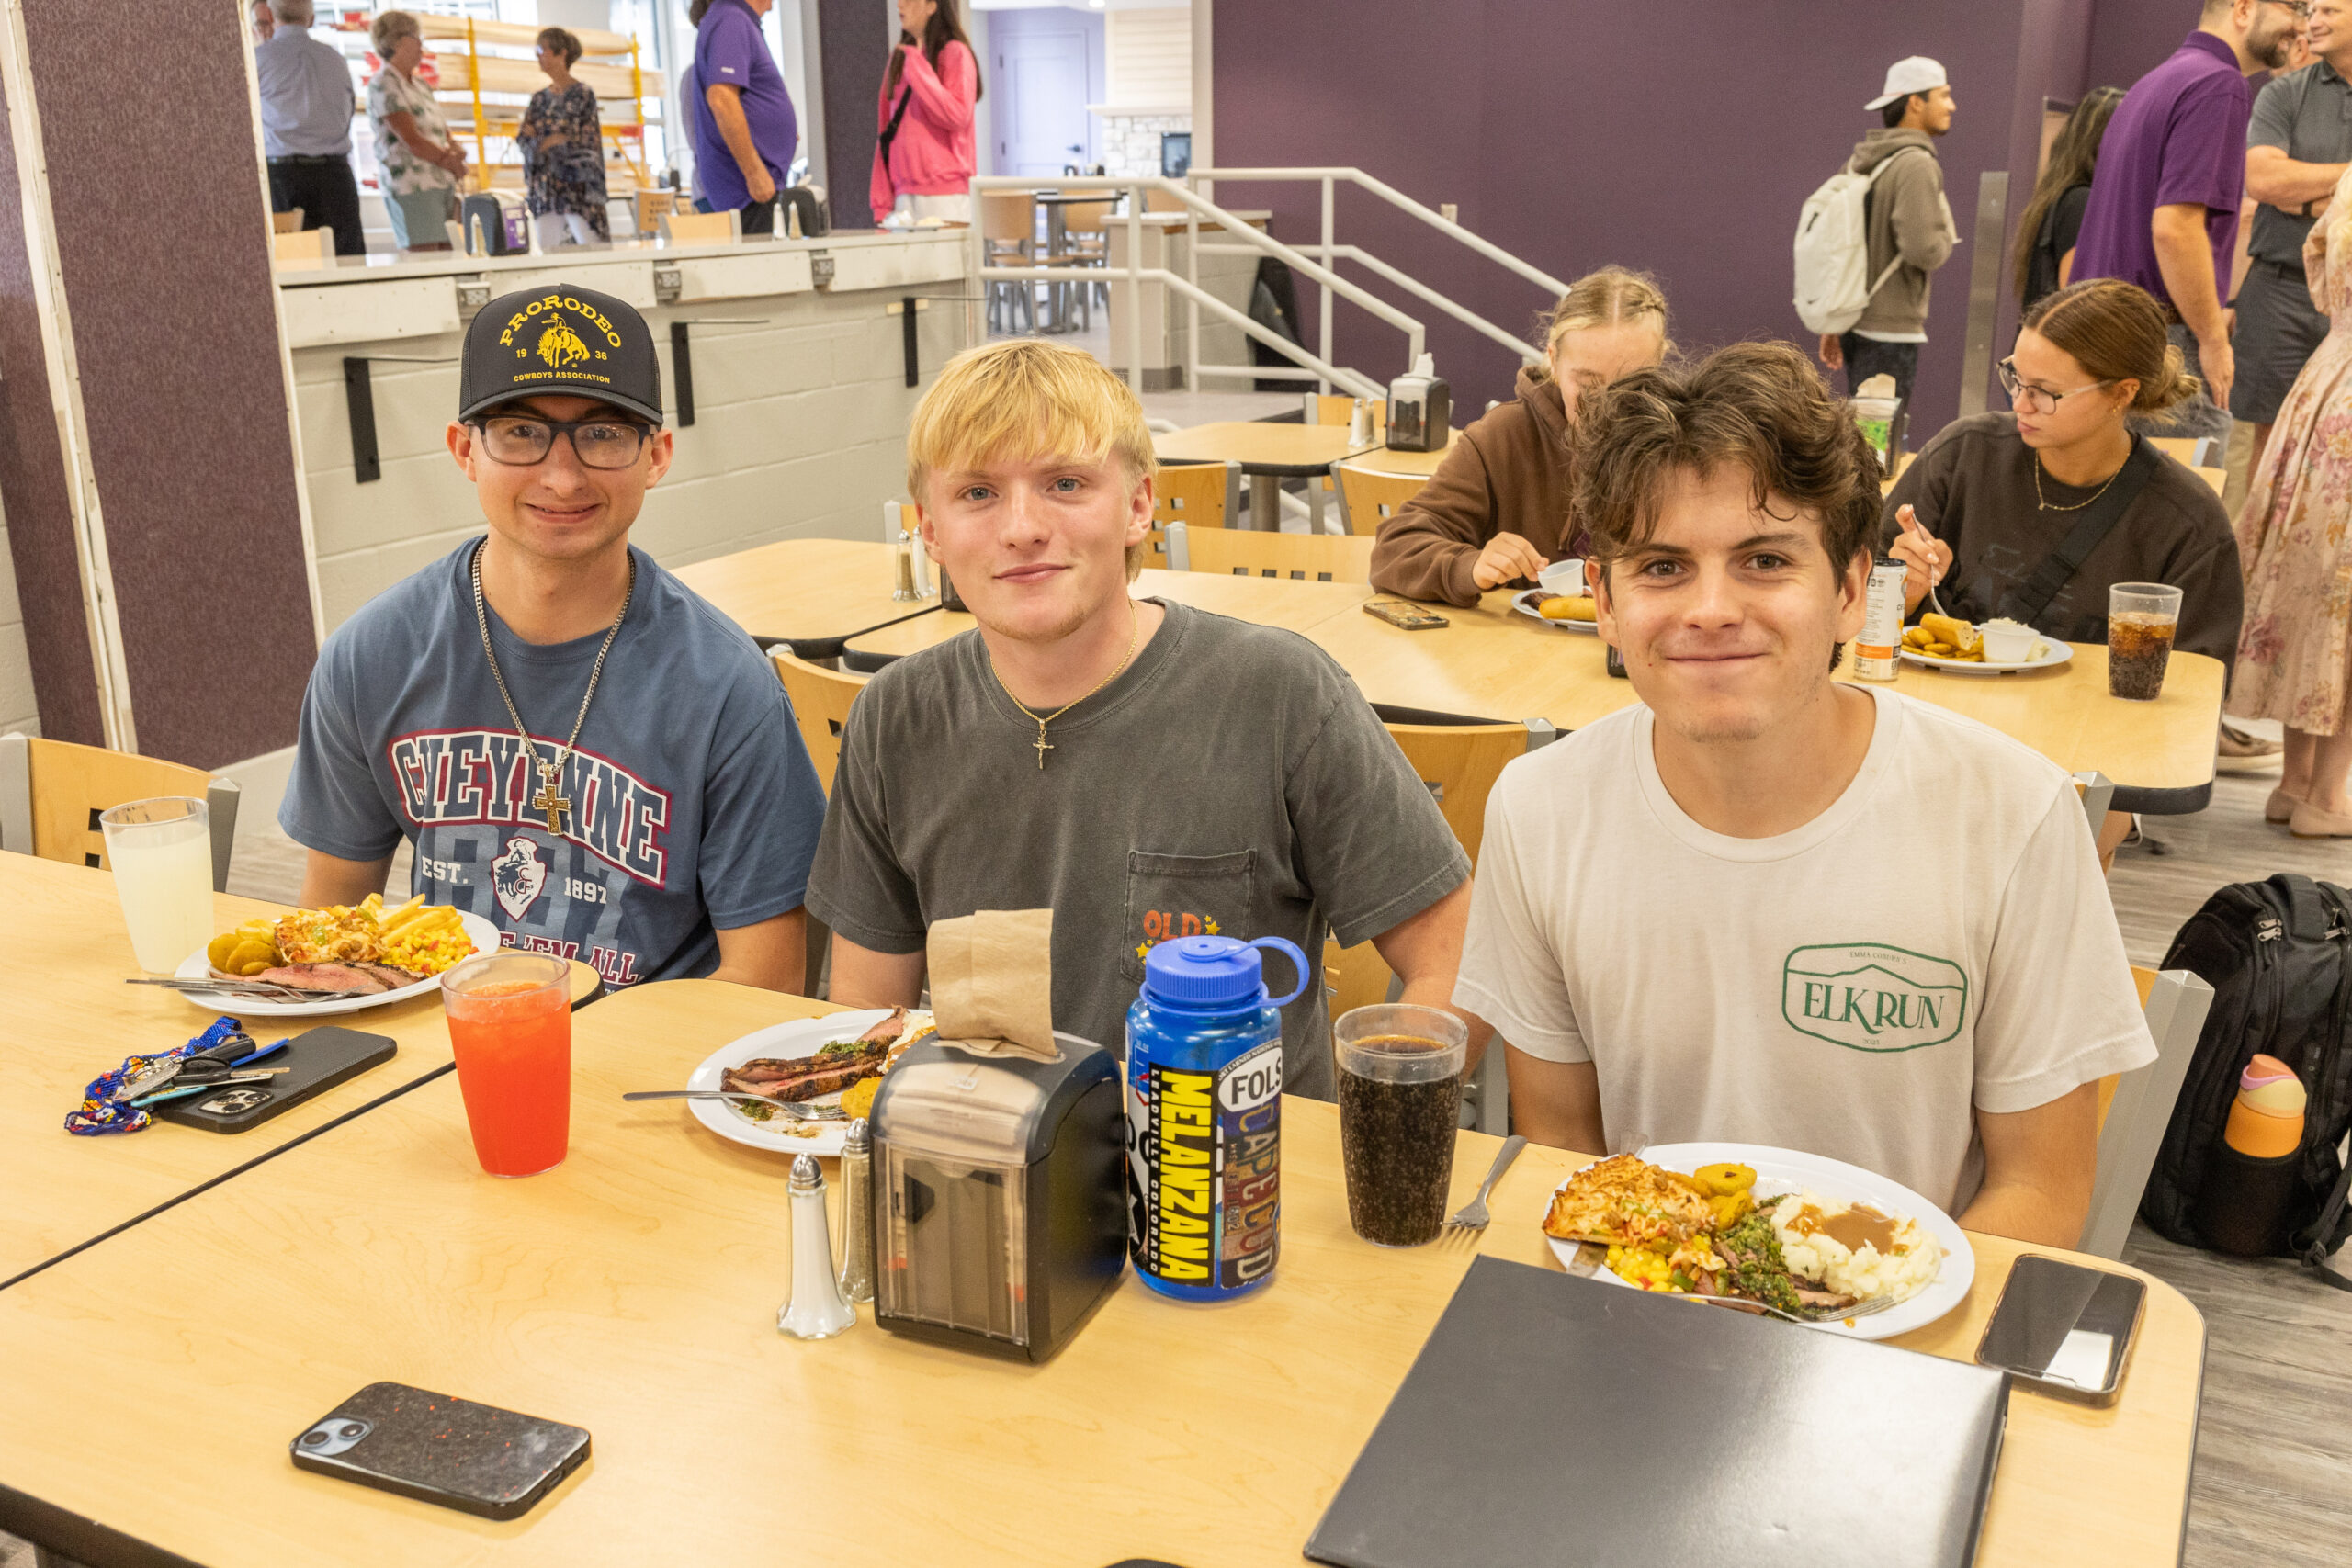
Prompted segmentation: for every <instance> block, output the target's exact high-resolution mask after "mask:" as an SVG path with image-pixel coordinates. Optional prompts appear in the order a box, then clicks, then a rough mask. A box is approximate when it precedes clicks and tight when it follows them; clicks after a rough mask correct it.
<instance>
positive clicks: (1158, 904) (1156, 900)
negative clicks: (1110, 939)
mask: <svg viewBox="0 0 2352 1568" xmlns="http://www.w3.org/2000/svg"><path fill="white" fill-rule="evenodd" d="M1257 865H1258V852H1257V851H1255V850H1237V851H1236V852H1233V853H1232V854H1229V855H1150V854H1145V853H1143V852H1141V851H1139V850H1138V851H1130V852H1128V854H1127V918H1126V924H1125V927H1123V928H1122V931H1123V934H1122V936H1121V938H1120V944H1121V946H1122V948H1123V949H1124V951H1123V952H1122V953H1120V955H1119V972H1120V973H1121V974H1123V975H1125V976H1126V977H1127V979H1128V980H1130V981H1132V982H1134V983H1135V984H1137V985H1140V984H1142V983H1143V959H1144V954H1145V953H1148V952H1150V951H1151V950H1152V949H1153V948H1155V947H1157V946H1159V944H1160V943H1161V942H1167V941H1170V939H1172V938H1175V937H1180V936H1230V937H1237V938H1238V939H1240V940H1242V941H1244V942H1246V941H1248V940H1249V939H1250V935H1251V934H1252V933H1251V932H1250V930H1249V921H1250V909H1251V908H1252V907H1253V906H1252V899H1253V897H1255V895H1256V892H1257V888H1256V886H1255V879H1256V875H1257Z"/></svg>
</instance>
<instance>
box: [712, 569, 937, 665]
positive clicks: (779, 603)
mask: <svg viewBox="0 0 2352 1568" xmlns="http://www.w3.org/2000/svg"><path fill="white" fill-rule="evenodd" d="M892 548H893V547H891V546H889V545H886V544H882V543H880V542H878V541H874V542H867V541H862V540H856V539H786V540H781V541H779V542H778V543H775V544H773V545H759V546H755V547H752V548H751V549H748V550H738V551H737V552H736V553H735V554H733V555H729V556H717V557H714V558H711V559H709V560H705V561H696V562H695V564H694V565H692V566H682V567H679V568H677V569H676V572H675V575H676V577H677V579H678V581H681V582H683V583H684V584H685V585H686V586H687V587H689V588H691V589H693V590H694V591H695V592H697V593H699V594H701V595H702V596H703V597H704V598H706V599H707V600H709V601H710V602H711V603H712V604H716V605H718V608H719V610H720V612H721V613H722V614H724V615H727V617H728V618H729V619H730V620H732V621H733V622H734V623H735V624H736V625H737V626H741V627H742V628H743V629H744V630H745V631H747V632H749V633H751V634H752V637H754V638H756V639H757V640H758V641H760V642H762V643H770V642H790V643H794V644H795V645H799V644H803V643H809V642H817V641H823V640H825V639H829V638H841V637H850V636H852V635H854V634H855V633H858V632H862V631H867V630H870V629H871V628H873V627H875V626H882V625H885V624H887V623H888V622H890V621H895V620H898V619H900V618H902V617H904V616H907V615H922V614H924V613H926V612H928V611H933V610H936V609H938V608H939V601H938V600H936V599H930V600H926V601H924V602H922V604H908V603H907V602H905V601H903V600H896V599H893V598H891V597H890V585H891V575H890V574H891V565H892V561H891V550H892ZM838 651H839V650H838V649H834V650H831V651H828V650H825V649H813V650H811V651H809V652H806V653H804V654H803V657H804V658H810V659H830V658H834V657H837V655H838Z"/></svg>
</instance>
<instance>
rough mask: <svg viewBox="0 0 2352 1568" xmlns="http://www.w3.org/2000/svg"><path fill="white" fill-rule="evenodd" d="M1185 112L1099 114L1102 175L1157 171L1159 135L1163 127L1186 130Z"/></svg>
mask: <svg viewBox="0 0 2352 1568" xmlns="http://www.w3.org/2000/svg"><path fill="white" fill-rule="evenodd" d="M1192 129H1193V117H1192V116H1191V115H1188V114H1118V113H1115V112H1114V113H1111V114H1106V115H1104V116H1103V173H1104V174H1106V175H1156V174H1158V173H1159V136H1160V133H1161V132H1162V131H1167V130H1192Z"/></svg>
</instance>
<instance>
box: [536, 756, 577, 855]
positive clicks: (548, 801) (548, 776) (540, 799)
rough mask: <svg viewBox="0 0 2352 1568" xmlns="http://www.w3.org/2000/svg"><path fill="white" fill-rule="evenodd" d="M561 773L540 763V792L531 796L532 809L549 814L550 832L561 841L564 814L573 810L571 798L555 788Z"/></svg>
mask: <svg viewBox="0 0 2352 1568" xmlns="http://www.w3.org/2000/svg"><path fill="white" fill-rule="evenodd" d="M560 771H561V770H560V769H557V768H551V767H549V766H548V765H547V764H546V763H545V762H542V763H540V764H539V780H540V783H539V792H538V794H537V795H533V796H531V809H532V810H534V811H544V812H546V813H547V817H548V832H550V833H553V834H554V835H555V836H556V837H557V838H559V839H560V838H561V837H563V818H564V813H566V812H568V811H570V810H571V800H570V798H569V797H567V796H566V795H563V794H562V793H561V792H560V791H559V790H558V789H557V788H556V787H555V782H556V778H557V776H558V774H559V773H560Z"/></svg>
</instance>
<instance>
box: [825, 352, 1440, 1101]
mask: <svg viewBox="0 0 2352 1568" xmlns="http://www.w3.org/2000/svg"><path fill="white" fill-rule="evenodd" d="M907 452H908V490H909V491H910V494H912V495H913V496H914V498H915V502H916V506H917V510H918V511H919V513H920V514H921V516H922V534H923V541H924V544H925V546H926V547H927V548H929V550H930V551H931V553H932V556H933V558H935V559H936V560H938V561H939V562H940V564H941V565H942V566H943V567H944V568H945V569H946V571H947V573H948V575H949V577H950V578H951V580H952V581H954V582H955V584H956V589H957V591H958V592H960V593H961V594H962V595H963V598H964V601H965V603H966V604H967V605H969V606H970V608H971V611H972V614H973V616H974V618H975V619H976V620H978V623H979V626H978V629H977V630H976V631H972V632H967V633H966V634H964V635H963V636H961V637H956V638H955V639H954V640H952V641H950V642H948V643H946V644H944V645H943V646H941V647H938V648H934V649H927V650H926V651H924V652H922V653H919V654H915V655H913V656H912V657H910V658H908V659H904V660H899V662H898V663H896V664H893V665H892V666H890V667H889V668H888V669H887V670H885V671H882V673H880V674H879V675H876V677H875V678H874V680H873V682H872V683H871V684H869V685H868V686H867V687H866V688H865V691H864V692H863V693H861V694H859V696H858V700H857V704H856V705H855V706H854V707H853V708H852V709H851V710H850V718H849V724H848V727H847V729H846V731H845V732H844V734H843V735H842V752H841V762H840V767H839V771H838V772H837V773H835V774H834V776H833V794H832V801H831V807H830V809H829V811H828V812H827V815H826V818H825V831H824V836H823V839H822V840H821V841H820V844H819V846H818V852H817V864H816V868H815V870H814V871H813V872H812V873H811V874H810V879H809V908H810V909H811V911H813V912H814V913H815V914H816V916H817V918H818V919H821V920H823V921H824V922H825V923H826V924H827V925H829V926H831V928H832V931H833V958H832V962H833V969H832V998H833V999H834V1000H835V1001H838V1002H844V1003H847V1004H848V1005H850V1006H853V1007H862V1006H899V1005H904V1004H907V1003H911V1002H912V1001H914V1000H915V998H916V997H917V995H918V994H919V993H920V991H921V989H922V973H923V948H924V941H925V936H926V933H927V931H928V930H929V928H930V926H931V924H932V922H933V921H935V920H941V919H953V918H955V917H956V916H960V915H968V914H971V913H973V912H974V911H976V910H978V909H982V908H989V909H1021V908H1046V907H1050V908H1052V909H1053V911H1054V953H1053V963H1054V1025H1055V1027H1056V1028H1057V1029H1061V1030H1065V1031H1067V1032H1070V1033H1073V1034H1077V1035H1079V1036H1080V1037H1082V1038H1084V1039H1088V1040H1091V1041H1094V1042H1095V1043H1098V1044H1101V1045H1103V1046H1104V1047H1106V1048H1108V1049H1110V1050H1112V1051H1114V1052H1124V1051H1125V1042H1126V1035H1125V1023H1124V1019H1125V1011H1126V1009H1127V1007H1128V1005H1129V1004H1130V1003H1132V1002H1133V1001H1134V1000H1135V997H1136V988H1137V987H1138V986H1139V985H1140V984H1141V982H1142V979H1143V962H1144V954H1145V953H1148V951H1149V950H1150V949H1151V947H1152V946H1153V945H1154V944H1155V943H1157V942H1164V941H1166V940H1168V939H1169V938H1171V937H1182V936H1193V935H1199V934H1222V935H1227V936H1232V937H1237V938H1239V939H1241V940H1244V941H1247V940H1250V939H1253V938H1256V937H1261V936H1281V937H1287V938H1289V939H1290V940H1291V941H1292V942H1296V943H1297V944H1298V945H1299V947H1300V948H1301V950H1302V951H1304V952H1305V953H1306V954H1307V955H1308V958H1309V960H1310V962H1311V963H1313V964H1315V965H1316V967H1317V969H1318V971H1319V968H1320V959H1321V954H1322V946H1323V939H1324V934H1325V931H1326V930H1327V929H1329V930H1331V931H1336V932H1337V933H1338V935H1339V938H1340V942H1342V943H1343V944H1353V943H1355V942H1363V941H1365V940H1367V939H1369V940H1371V941H1372V942H1374V944H1375V945H1376V946H1377V947H1378V948H1379V950H1380V953H1381V956H1382V957H1383V958H1384V959H1385V960H1386V962H1387V963H1388V964H1389V966H1390V967H1391V968H1392V969H1394V970H1395V971H1396V972H1397V976H1399V977H1400V978H1401V979H1402V980H1403V982H1404V995H1405V999H1406V1000H1408V1001H1416V1002H1424V1003H1427V1004H1429V1005H1430V1006H1434V1007H1443V1006H1445V1005H1446V1004H1447V1002H1448V999H1449V998H1450V997H1451V995H1452V991H1453V974H1454V966H1455V964H1456V963H1457V961H1458V960H1459V958H1460V956H1461V947H1462V931H1463V922H1464V918H1465V915H1466V913H1467V910H1468V906H1469V894H1470V863H1469V860H1468V857H1467V856H1465V855H1464V853H1463V852H1462V848H1461V846H1460V844H1458V843H1457V842H1456V841H1455V840H1454V838H1453V831H1452V830H1451V829H1449V828H1447V826H1446V825H1445V818H1443V817H1442V815H1441V814H1440V813H1439V811H1438V808H1437V806H1436V803H1435V802H1433V801H1432V800H1431V799H1430V794H1429V791H1428V789H1427V788H1425V787H1424V786H1423V784H1422V783H1421V781H1420V779H1419V777H1418V776H1417V775H1416V774H1415V773H1414V772H1413V770H1412V769H1411V768H1410V767H1409V766H1408V765H1407V763H1406V761H1405V758H1404V754H1403V753H1402V752H1400V751H1399V750H1397V744H1396V742H1395V741H1394V740H1392V739H1390V738H1389V736H1388V734H1387V732H1386V731H1385V729H1383V728H1381V726H1380V722H1379V720H1378V718H1377V717H1375V716H1374V714H1373V712H1372V709H1371V706H1370V705H1368V704H1366V703H1365V701H1364V700H1363V694H1361V693H1359V692H1358V691H1357V690H1356V688H1355V685H1354V683H1353V682H1351V681H1350V680H1349V679H1348V677H1347V675H1346V673H1345V672H1344V671H1341V670H1340V668H1339V667H1338V666H1337V665H1336V664H1334V663H1333V662H1332V661H1331V660H1330V659H1329V657H1327V656H1326V655H1325V654H1323V653H1322V652H1321V651H1320V650H1318V649H1316V648H1315V647H1314V646H1313V645H1312V644H1310V643H1308V642H1306V640H1305V639H1304V638H1302V637H1297V636H1295V635H1294V634H1292V633H1289V632H1284V631H1276V630H1272V629H1270V628H1267V627H1262V626H1250V625H1247V624H1245V623H1242V622H1239V621H1234V620H1229V619H1227V618H1226V617H1224V616H1221V615H1208V614H1205V613H1204V612H1202V611H1198V610H1193V609H1188V608H1186V607H1185V606H1183V605H1181V604H1165V603H1162V602H1160V601H1158V600H1152V599H1136V598H1133V597H1131V596H1130V594H1129V592H1128V582H1129V581H1130V580H1131V579H1132V578H1133V576H1134V574H1135V572H1136V570H1137V568H1138V567H1139V566H1140V564H1141V560H1142V553H1143V549H1144V541H1145V538H1146V536H1147V535H1148V533H1149V531H1150V528H1151V510H1152V480H1151V475H1152V469H1153V459H1152V452H1151V437H1150V434H1149V433H1148V430H1147V429H1146V427H1145V424H1144V416H1143V409H1142V407H1141V405H1140V404H1138V403H1137V402H1136V399H1135V395H1134V394H1133V393H1132V392H1130V391H1129V390H1128V389H1127V388H1126V385H1125V383H1124V382H1122V381H1120V380H1119V379H1118V378H1116V377H1114V376H1113V375H1112V374H1111V373H1110V372H1109V371H1107V370H1105V369H1103V367H1102V366H1101V365H1100V364H1099V363H1097V362H1096V361H1095V360H1094V359H1092V358H1091V356H1089V355H1085V354H1083V353H1080V352H1079V351H1077V350H1075V349H1069V348H1062V347H1058V346H1054V345H1048V344H1043V343H1039V342H1037V341H1035V340H1034V339H1020V340H1015V341H1012V342H1007V343H999V344H989V346H987V347H985V348H979V349H974V350H972V351H970V352H968V353H966V354H963V355H958V356H957V357H956V359H954V360H953V361H951V362H950V363H949V364H948V366H947V367H946V368H945V369H944V371H943V372H942V373H941V375H940V378H939V381H938V383H937V384H936V385H935V386H934V387H933V389H931V391H930V392H929V394H927V395H926V396H925V397H924V399H923V401H922V406H921V407H920V408H918V409H917V410H916V412H915V417H914V424H913V428H912V429H911V430H910V433H909V434H908V440H907ZM1275 967H1277V968H1279V967H1280V964H1279V961H1277V963H1276V964H1275ZM1268 978H1269V981H1270V983H1271V984H1272V985H1273V986H1274V988H1275V989H1276V990H1277V991H1280V990H1286V989H1288V988H1289V986H1290V981H1289V979H1288V978H1287V977H1285V976H1279V975H1270V976H1268ZM1283 1074H1284V1083H1283V1088H1284V1089H1285V1090H1286V1091H1287V1092H1290V1093H1294V1094H1308V1095H1314V1096H1318V1097H1321V1098H1326V1099H1328V1098H1329V1097H1330V1095H1331V1093H1332V1092H1333V1084H1332V1078H1331V1069H1330V1054H1329V1041H1328V1029H1327V1026H1326V1009H1325V1007H1324V1004H1323V990H1322V986H1321V984H1320V979H1319V974H1318V975H1317V976H1309V983H1308V984H1307V986H1306V989H1305V990H1304V991H1303V992H1302V993H1301V995H1300V997H1299V999H1298V1000H1296V1001H1295V1002H1294V1003H1292V1004H1291V1006H1290V1007H1289V1008H1287V1009H1285V1010H1284V1012H1283Z"/></svg>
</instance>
